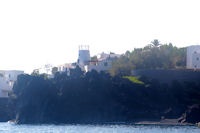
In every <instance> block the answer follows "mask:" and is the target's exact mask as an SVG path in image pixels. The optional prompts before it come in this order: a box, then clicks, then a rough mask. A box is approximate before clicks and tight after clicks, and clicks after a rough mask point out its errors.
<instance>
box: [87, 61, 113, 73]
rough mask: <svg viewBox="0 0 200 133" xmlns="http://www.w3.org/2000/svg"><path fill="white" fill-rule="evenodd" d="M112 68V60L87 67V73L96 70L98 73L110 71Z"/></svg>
mask: <svg viewBox="0 0 200 133" xmlns="http://www.w3.org/2000/svg"><path fill="white" fill-rule="evenodd" d="M111 68H112V61H111V60H107V59H106V60H101V61H98V62H97V63H95V64H89V65H85V71H86V72H89V71H92V70H96V71H97V72H100V71H108V70H109V69H111Z"/></svg>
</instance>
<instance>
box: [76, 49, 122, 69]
mask: <svg viewBox="0 0 200 133" xmlns="http://www.w3.org/2000/svg"><path fill="white" fill-rule="evenodd" d="M119 56H120V55H118V54H114V53H109V54H107V53H104V52H103V53H101V54H99V55H98V56H97V60H91V57H90V51H89V46H79V56H78V61H77V64H78V65H79V67H80V68H81V69H82V70H83V71H85V72H89V71H91V70H96V71H98V72H100V71H107V70H109V69H111V68H112V60H113V59H115V58H118V57H119Z"/></svg>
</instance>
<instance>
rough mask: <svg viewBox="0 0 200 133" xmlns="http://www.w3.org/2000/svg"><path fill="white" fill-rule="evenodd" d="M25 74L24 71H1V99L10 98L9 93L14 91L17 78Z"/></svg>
mask: <svg viewBox="0 0 200 133" xmlns="http://www.w3.org/2000/svg"><path fill="white" fill-rule="evenodd" d="M20 74H24V71H17V70H0V97H1V98H2V97H8V93H9V92H10V91H12V88H13V85H14V82H15V81H16V80H17V76H18V75H20Z"/></svg>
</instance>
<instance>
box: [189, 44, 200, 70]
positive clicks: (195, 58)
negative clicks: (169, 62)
mask: <svg viewBox="0 0 200 133" xmlns="http://www.w3.org/2000/svg"><path fill="white" fill-rule="evenodd" d="M186 62H187V63H186V66H187V69H200V45H193V46H189V47H187V59H186Z"/></svg>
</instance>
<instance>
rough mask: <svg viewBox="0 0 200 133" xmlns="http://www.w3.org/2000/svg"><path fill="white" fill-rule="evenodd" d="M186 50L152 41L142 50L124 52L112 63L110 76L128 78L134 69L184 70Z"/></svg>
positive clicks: (170, 44)
mask: <svg viewBox="0 0 200 133" xmlns="http://www.w3.org/2000/svg"><path fill="white" fill-rule="evenodd" d="M185 64H186V48H177V47H176V46H173V45H172V43H169V44H161V43H160V42H159V41H158V40H156V39H155V40H154V41H152V42H151V44H148V45H147V46H145V47H144V48H135V49H134V50H133V51H131V52H130V51H126V53H125V54H123V55H122V56H121V57H120V58H119V59H117V60H114V61H113V67H112V69H111V70H110V74H111V75H112V76H114V75H120V76H130V75H131V72H132V71H133V70H134V69H179V68H185Z"/></svg>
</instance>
